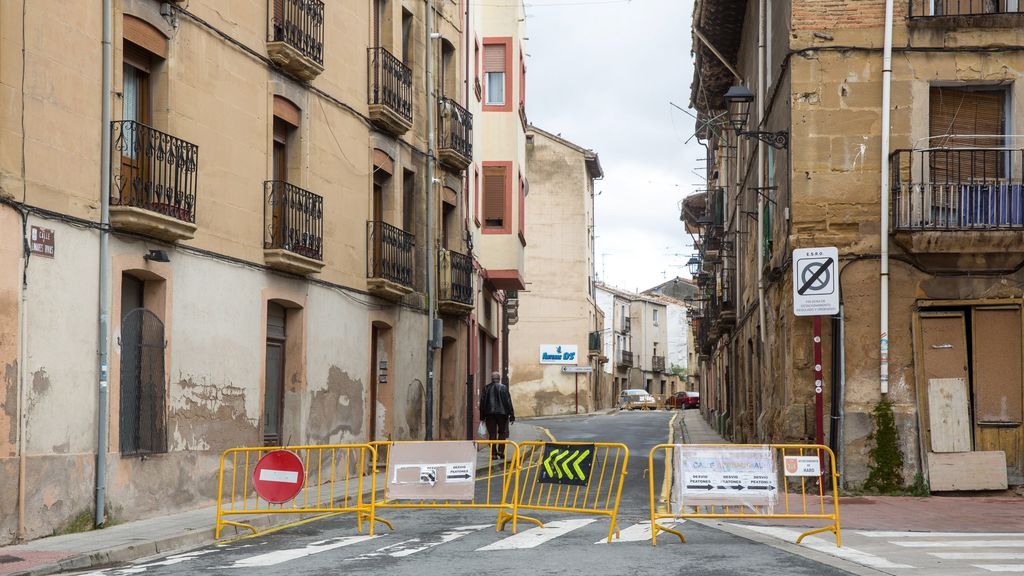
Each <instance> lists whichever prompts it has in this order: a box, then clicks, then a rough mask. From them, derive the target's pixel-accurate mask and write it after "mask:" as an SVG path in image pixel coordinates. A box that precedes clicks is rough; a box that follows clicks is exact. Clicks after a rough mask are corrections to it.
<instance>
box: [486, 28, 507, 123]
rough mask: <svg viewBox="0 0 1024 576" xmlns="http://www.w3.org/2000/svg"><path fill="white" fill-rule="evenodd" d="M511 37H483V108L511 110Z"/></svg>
mask: <svg viewBox="0 0 1024 576" xmlns="http://www.w3.org/2000/svg"><path fill="white" fill-rule="evenodd" d="M511 47H512V39H511V38H490V39H488V38H485V39H484V110H503V111H509V110H512V102H511V100H509V92H510V91H511V88H512V86H511V84H512V82H511V80H512V78H511V77H510V76H509V68H510V64H511V63H510V58H511Z"/></svg>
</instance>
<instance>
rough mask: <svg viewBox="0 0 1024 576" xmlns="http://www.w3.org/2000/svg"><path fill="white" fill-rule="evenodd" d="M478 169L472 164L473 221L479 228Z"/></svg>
mask: <svg viewBox="0 0 1024 576" xmlns="http://www.w3.org/2000/svg"><path fill="white" fill-rule="evenodd" d="M480 210H481V208H480V168H479V167H478V166H477V165H476V164H473V221H474V222H476V227H477V228H479V227H480Z"/></svg>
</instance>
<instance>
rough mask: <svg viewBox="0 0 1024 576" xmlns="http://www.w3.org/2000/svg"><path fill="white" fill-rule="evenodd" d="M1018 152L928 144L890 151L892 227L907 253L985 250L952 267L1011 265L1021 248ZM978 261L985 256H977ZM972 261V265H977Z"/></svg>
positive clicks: (1021, 153) (1022, 195)
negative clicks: (929, 145)
mask: <svg viewBox="0 0 1024 576" xmlns="http://www.w3.org/2000/svg"><path fill="white" fill-rule="evenodd" d="M1022 170H1024V149H1019V148H1017V149H1014V148H932V149H925V150H897V151H896V152H894V153H893V154H892V155H891V156H890V181H891V206H890V211H891V212H890V213H891V216H892V217H891V230H890V232H891V233H892V235H893V239H894V240H895V241H896V243H897V244H899V245H901V246H902V247H903V248H904V249H906V250H907V251H909V252H912V253H916V254H930V255H933V256H934V257H932V258H931V260H932V261H930V262H924V263H925V264H928V265H931V266H933V267H943V266H944V265H945V264H949V266H950V267H954V263H953V262H952V261H949V262H943V261H942V258H940V257H939V255H942V254H947V255H949V254H953V255H960V254H967V253H970V254H984V255H985V257H984V258H982V259H980V260H979V259H975V260H976V261H975V262H973V263H971V262H962V261H960V262H956V263H955V267H957V268H958V269H964V268H965V267H966V268H972V267H975V268H983V269H986V270H997V269H1007V268H1010V269H1012V268H1016V266H1017V264H1019V263H1020V261H1021V259H1022V257H1021V255H1020V253H1021V252H1022V251H1024V235H1022V234H1021V233H1020V232H1021V231H1022V230H1024V179H1022ZM982 260H983V261H982ZM975 265H976V266H975Z"/></svg>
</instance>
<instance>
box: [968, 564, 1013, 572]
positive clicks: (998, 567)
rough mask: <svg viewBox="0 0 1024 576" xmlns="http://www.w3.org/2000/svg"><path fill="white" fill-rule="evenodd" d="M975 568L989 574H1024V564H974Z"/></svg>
mask: <svg viewBox="0 0 1024 576" xmlns="http://www.w3.org/2000/svg"><path fill="white" fill-rule="evenodd" d="M973 566H974V567H975V568H981V569H983V570H988V571H989V572H1024V564H973Z"/></svg>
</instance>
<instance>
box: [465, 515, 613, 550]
mask: <svg viewBox="0 0 1024 576" xmlns="http://www.w3.org/2000/svg"><path fill="white" fill-rule="evenodd" d="M596 521H597V519H596V518H581V519H575V520H555V521H554V522H548V523H547V524H545V525H544V527H543V528H541V527H539V526H538V527H537V528H530V529H529V530H527V531H525V532H520V533H518V534H513V535H512V536H509V537H508V538H503V539H501V540H498V541H497V542H495V543H493V544H488V545H487V546H484V547H483V548H477V549H476V550H477V552H481V551H486V550H518V549H522V548H536V547H537V546H540V545H541V544H543V543H545V542H547V541H548V540H552V539H554V538H558V537H559V536H562V535H564V534H568V533H569V532H572V531H573V530H575V529H577V528H582V527H584V526H586V525H587V524H590V523H592V522H596Z"/></svg>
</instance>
